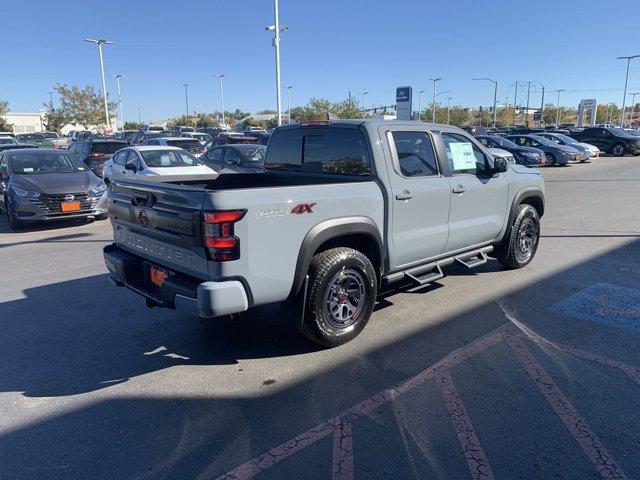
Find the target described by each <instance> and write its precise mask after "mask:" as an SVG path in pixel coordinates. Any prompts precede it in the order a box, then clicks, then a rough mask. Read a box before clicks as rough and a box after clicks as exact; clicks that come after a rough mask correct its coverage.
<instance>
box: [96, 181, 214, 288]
mask: <svg viewBox="0 0 640 480" xmlns="http://www.w3.org/2000/svg"><path fill="white" fill-rule="evenodd" d="M205 195H206V192H205V191H204V190H202V189H197V188H190V187H183V186H178V185H172V184H167V183H153V182H146V181H139V180H138V181H124V180H123V181H115V182H114V183H113V188H112V191H111V192H109V215H110V218H111V222H112V224H113V230H114V240H115V243H116V244H117V245H118V246H119V247H120V248H122V249H124V250H127V251H129V252H131V253H133V254H135V255H138V256H140V257H142V258H144V259H147V260H149V261H150V262H153V263H156V264H158V265H160V266H164V267H167V268H169V269H171V270H174V271H177V272H181V273H184V274H187V275H191V276H194V277H197V278H202V279H207V278H208V260H207V254H206V251H205V248H204V246H203V240H202V229H201V210H202V205H203V202H204V198H205Z"/></svg>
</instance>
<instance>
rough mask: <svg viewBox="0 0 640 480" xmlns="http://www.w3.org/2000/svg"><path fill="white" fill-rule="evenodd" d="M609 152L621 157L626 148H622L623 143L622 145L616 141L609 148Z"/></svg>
mask: <svg viewBox="0 0 640 480" xmlns="http://www.w3.org/2000/svg"><path fill="white" fill-rule="evenodd" d="M611 153H613V154H614V155H615V156H616V157H622V156H623V155H624V154H625V153H626V150H625V148H624V145H622V144H621V143H616V144H615V145H614V146H613V148H612V149H611Z"/></svg>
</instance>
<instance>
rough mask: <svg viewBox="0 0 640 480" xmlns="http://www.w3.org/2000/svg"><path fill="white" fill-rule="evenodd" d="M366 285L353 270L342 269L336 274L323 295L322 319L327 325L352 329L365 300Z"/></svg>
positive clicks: (339, 328) (338, 328)
mask: <svg viewBox="0 0 640 480" xmlns="http://www.w3.org/2000/svg"><path fill="white" fill-rule="evenodd" d="M365 292H366V283H365V281H364V278H363V277H362V275H361V274H360V272H358V271H357V270H354V269H344V270H341V271H339V272H338V273H336V274H335V275H334V276H333V278H332V279H331V281H330V282H329V286H328V288H327V290H326V293H325V295H324V303H323V305H324V312H323V313H324V317H325V320H326V321H327V323H328V324H329V325H330V326H331V327H333V328H335V329H337V330H345V329H348V328H350V327H352V326H353V325H354V324H355V323H356V322H357V321H358V318H360V314H361V313H362V308H363V307H364V304H365V300H366V293H365Z"/></svg>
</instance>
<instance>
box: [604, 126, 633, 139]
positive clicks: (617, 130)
mask: <svg viewBox="0 0 640 480" xmlns="http://www.w3.org/2000/svg"><path fill="white" fill-rule="evenodd" d="M609 131H610V132H611V133H613V134H614V135H617V136H619V137H630V136H631V135H630V134H629V132H627V131H626V130H623V129H621V128H610V129H609Z"/></svg>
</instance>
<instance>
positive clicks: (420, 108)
mask: <svg viewBox="0 0 640 480" xmlns="http://www.w3.org/2000/svg"><path fill="white" fill-rule="evenodd" d="M424 92H425V91H424V90H420V91H419V92H418V121H419V122H420V121H421V120H422V94H423V93H424Z"/></svg>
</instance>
